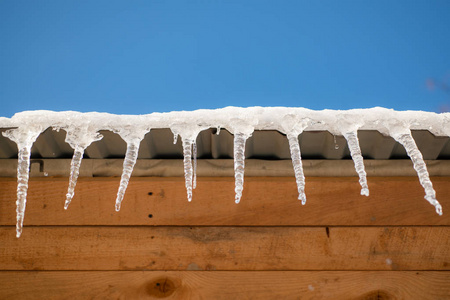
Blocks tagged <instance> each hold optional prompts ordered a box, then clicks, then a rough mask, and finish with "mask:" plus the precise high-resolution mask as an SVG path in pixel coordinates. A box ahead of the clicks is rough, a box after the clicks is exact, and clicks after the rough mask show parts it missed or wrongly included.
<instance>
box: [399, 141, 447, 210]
mask: <svg viewBox="0 0 450 300" xmlns="http://www.w3.org/2000/svg"><path fill="white" fill-rule="evenodd" d="M393 137H394V139H395V140H396V141H398V142H399V143H400V144H402V145H403V147H404V148H405V150H406V153H407V154H408V156H409V157H410V158H411V161H412V163H413V166H414V169H415V170H416V172H417V175H418V176H419V181H420V184H421V185H422V186H423V188H424V190H425V199H426V200H427V201H428V202H430V203H431V205H433V206H434V207H435V208H436V213H437V214H439V215H442V206H441V204H439V202H438V201H437V200H436V191H435V190H434V189H433V184H432V183H431V180H430V175H429V174H428V170H427V166H426V165H425V162H424V160H423V156H422V153H421V152H420V151H419V149H418V148H417V145H416V142H415V141H414V139H413V137H412V135H411V133H404V134H399V135H396V136H393Z"/></svg>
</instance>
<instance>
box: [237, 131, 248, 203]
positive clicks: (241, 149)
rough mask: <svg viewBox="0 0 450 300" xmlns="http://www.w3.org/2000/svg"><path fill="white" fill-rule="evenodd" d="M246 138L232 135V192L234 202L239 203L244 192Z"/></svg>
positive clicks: (243, 135)
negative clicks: (233, 192) (234, 194)
mask: <svg viewBox="0 0 450 300" xmlns="http://www.w3.org/2000/svg"><path fill="white" fill-rule="evenodd" d="M247 138H248V136H247V135H245V134H243V133H235V134H234V185H235V187H234V191H235V193H236V196H235V202H236V203H239V202H240V201H241V197H242V191H243V190H244V168H245V141H246V140H247Z"/></svg>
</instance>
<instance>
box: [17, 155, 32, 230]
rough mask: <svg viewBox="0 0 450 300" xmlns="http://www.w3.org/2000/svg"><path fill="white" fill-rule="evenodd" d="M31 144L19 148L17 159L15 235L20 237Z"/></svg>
mask: <svg viewBox="0 0 450 300" xmlns="http://www.w3.org/2000/svg"><path fill="white" fill-rule="evenodd" d="M30 154H31V146H27V147H24V148H21V149H20V150H19V160H18V164H17V201H16V219H17V223H16V237H18V238H19V237H20V235H21V234H22V228H23V219H24V217H25V207H26V204H27V190H28V178H29V170H30Z"/></svg>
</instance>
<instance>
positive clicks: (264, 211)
mask: <svg viewBox="0 0 450 300" xmlns="http://www.w3.org/2000/svg"><path fill="white" fill-rule="evenodd" d="M432 181H433V184H434V187H435V189H436V192H437V197H438V200H439V201H440V202H441V204H442V206H443V211H444V215H443V216H438V215H437V214H436V213H435V209H434V207H433V206H431V205H430V204H429V203H428V202H427V201H426V200H425V199H424V198H423V197H424V191H423V189H422V187H421V185H420V184H419V180H418V179H417V178H415V177H374V178H370V179H369V187H370V197H365V196H361V195H360V186H359V183H358V179H357V178H356V177H351V178H350V177H327V178H318V177H311V178H307V180H306V194H307V199H308V200H307V203H306V205H304V206H302V205H301V202H300V201H299V200H297V188H296V185H295V180H294V178H289V177H281V178H280V177H275V178H274V177H272V178H268V177H258V178H255V177H248V178H245V188H244V194H243V197H242V200H241V203H240V204H238V205H237V204H235V203H234V179H233V178H229V177H215V178H211V177H209V178H199V179H198V186H197V189H196V190H194V199H193V201H192V202H190V203H189V202H188V201H187V199H186V190H185V187H184V179H183V178H178V177H174V178H156V177H155V178H131V181H130V185H129V187H128V189H127V192H126V195H125V199H124V201H123V204H122V210H121V211H120V212H115V210H114V204H115V197H116V193H117V189H118V186H119V178H90V179H86V178H85V179H80V180H79V182H78V184H77V187H76V190H75V197H74V199H73V201H72V203H71V204H70V206H69V209H68V210H67V211H65V210H64V209H63V206H64V200H65V194H66V189H67V186H68V179H67V178H42V179H34V180H32V181H31V182H30V187H29V190H28V202H27V208H26V213H25V226H26V225H179V226H191V225H217V226H221V225H230V226H236V225H239V226H258V225H259V226H261V225H263V226H279V225H289V226H292V225H313V226H317V225H319V226H320V225H335V226H347V225H350V226H352V225H356V226H358V225H450V213H447V212H448V211H449V210H450V177H434V178H432ZM16 184H17V183H16V181H15V179H0V225H13V224H15V219H16V218H15V200H16Z"/></svg>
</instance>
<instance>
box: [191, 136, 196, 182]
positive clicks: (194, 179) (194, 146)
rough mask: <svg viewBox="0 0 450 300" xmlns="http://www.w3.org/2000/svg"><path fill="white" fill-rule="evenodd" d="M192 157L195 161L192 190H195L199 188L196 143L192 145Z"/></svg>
mask: <svg viewBox="0 0 450 300" xmlns="http://www.w3.org/2000/svg"><path fill="white" fill-rule="evenodd" d="M192 157H193V160H194V163H193V164H194V167H193V168H194V169H193V173H194V174H193V179H192V188H193V189H195V188H196V187H197V143H195V142H194V143H192Z"/></svg>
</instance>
